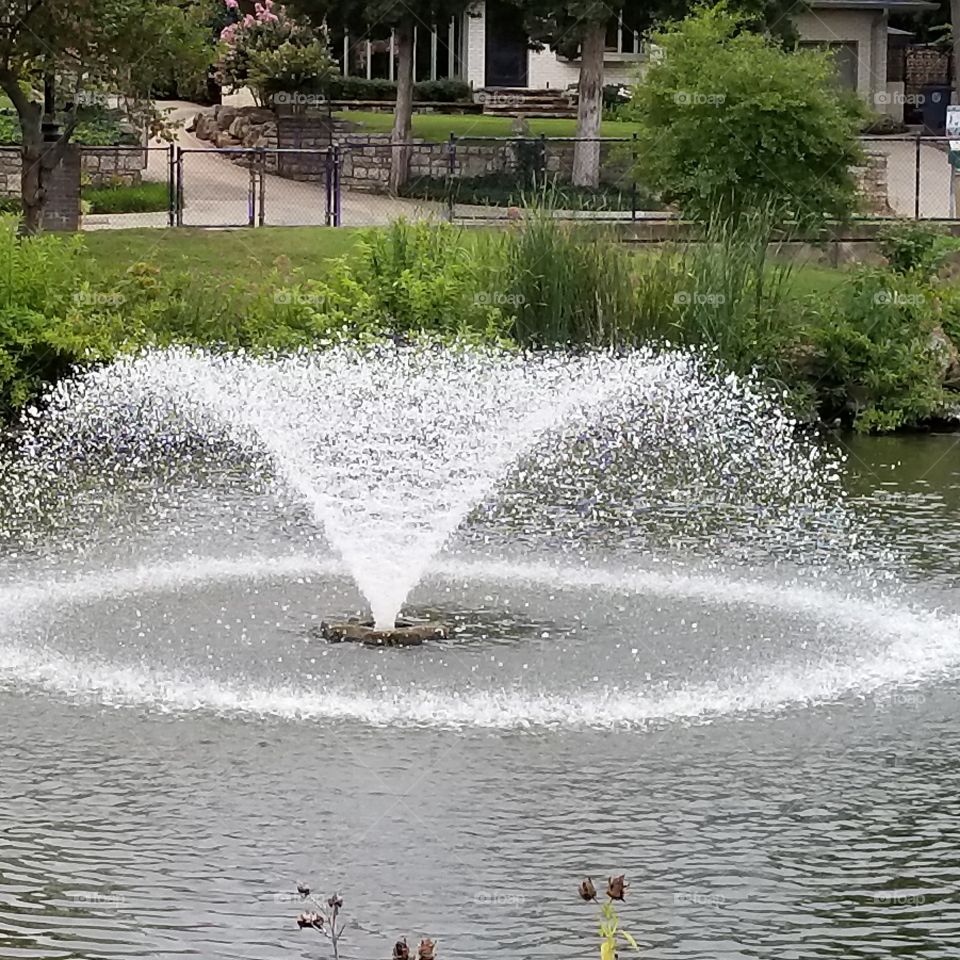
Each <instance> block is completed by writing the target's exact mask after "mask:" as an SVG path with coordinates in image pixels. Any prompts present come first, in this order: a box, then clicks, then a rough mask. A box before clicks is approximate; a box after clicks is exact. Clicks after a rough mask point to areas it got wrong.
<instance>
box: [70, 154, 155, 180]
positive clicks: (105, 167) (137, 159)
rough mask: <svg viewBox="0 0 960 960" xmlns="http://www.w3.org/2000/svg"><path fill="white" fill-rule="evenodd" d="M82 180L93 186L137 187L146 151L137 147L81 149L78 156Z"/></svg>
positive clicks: (145, 160) (145, 158)
mask: <svg viewBox="0 0 960 960" xmlns="http://www.w3.org/2000/svg"><path fill="white" fill-rule="evenodd" d="M80 165H81V170H82V172H83V174H84V180H86V181H89V182H90V183H91V184H92V185H93V186H95V187H100V186H111V185H113V184H117V183H122V184H124V185H126V186H137V185H138V184H140V183H141V182H142V181H143V171H144V170H145V169H146V167H147V151H146V150H143V149H140V148H138V147H82V148H81V154H80Z"/></svg>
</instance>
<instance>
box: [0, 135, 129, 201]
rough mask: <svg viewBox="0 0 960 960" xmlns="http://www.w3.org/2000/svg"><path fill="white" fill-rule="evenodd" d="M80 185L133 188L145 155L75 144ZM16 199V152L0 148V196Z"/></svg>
mask: <svg viewBox="0 0 960 960" xmlns="http://www.w3.org/2000/svg"><path fill="white" fill-rule="evenodd" d="M71 149H76V151H77V156H78V159H79V164H80V171H81V174H82V179H83V182H85V183H90V184H92V185H93V186H97V187H99V186H109V185H111V184H115V183H118V182H121V183H124V184H127V185H131V186H134V185H136V184H139V183H141V182H142V180H143V171H144V169H145V168H146V166H147V152H146V150H140V149H136V148H129V147H81V146H77V145H76V144H74V145H72V147H71ZM19 196H20V149H19V148H18V147H4V148H2V149H0V197H19Z"/></svg>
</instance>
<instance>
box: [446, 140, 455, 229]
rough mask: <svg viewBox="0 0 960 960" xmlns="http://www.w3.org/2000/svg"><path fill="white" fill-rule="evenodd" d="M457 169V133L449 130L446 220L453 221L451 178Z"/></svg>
mask: <svg viewBox="0 0 960 960" xmlns="http://www.w3.org/2000/svg"><path fill="white" fill-rule="evenodd" d="M456 171H457V135H456V134H455V133H454V132H453V131H452V130H451V131H450V139H449V140H448V141H447V220H448V221H449V222H450V223H453V221H454V218H455V214H456V211H455V209H454V199H453V179H454V176H455V175H456Z"/></svg>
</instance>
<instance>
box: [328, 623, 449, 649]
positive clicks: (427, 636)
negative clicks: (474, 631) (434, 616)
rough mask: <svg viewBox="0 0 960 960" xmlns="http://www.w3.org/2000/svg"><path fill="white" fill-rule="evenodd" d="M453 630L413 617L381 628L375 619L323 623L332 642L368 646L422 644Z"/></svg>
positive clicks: (443, 636)
mask: <svg viewBox="0 0 960 960" xmlns="http://www.w3.org/2000/svg"><path fill="white" fill-rule="evenodd" d="M449 633H450V631H449V628H448V627H447V625H446V624H444V623H429V622H428V623H414V622H412V621H409V620H398V621H397V623H396V626H394V628H393V629H392V630H378V629H377V628H376V626H375V625H374V623H373V621H372V620H368V621H366V622H363V621H360V620H347V621H346V622H343V623H327V622H326V621H324V622H323V623H321V624H320V636H321V637H323V639H324V640H326V641H328V642H329V643H362V644H363V645H364V646H366V647H419V646H421V645H422V644H423V643H424V641H426V640H443V639H445V638H446V637H447V636H449Z"/></svg>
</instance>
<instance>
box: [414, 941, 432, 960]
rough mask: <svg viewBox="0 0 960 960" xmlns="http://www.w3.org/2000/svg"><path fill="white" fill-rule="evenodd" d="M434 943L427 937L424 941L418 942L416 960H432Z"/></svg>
mask: <svg viewBox="0 0 960 960" xmlns="http://www.w3.org/2000/svg"><path fill="white" fill-rule="evenodd" d="M435 946H436V945H435V944H434V942H433V941H432V940H431V939H430V938H429V937H427V938H426V939H425V940H421V941H420V947H419V949H418V950H417V960H433V954H434V948H435Z"/></svg>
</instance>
